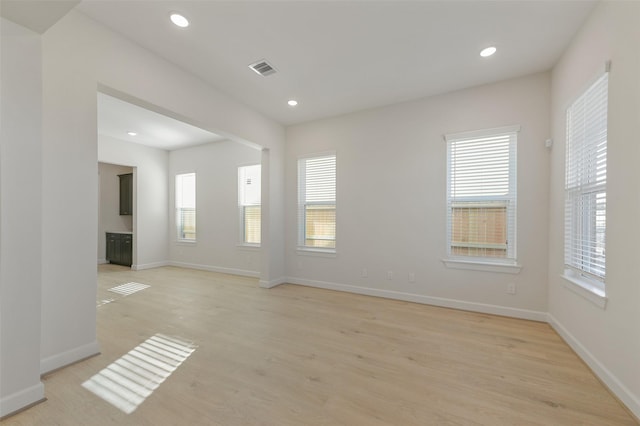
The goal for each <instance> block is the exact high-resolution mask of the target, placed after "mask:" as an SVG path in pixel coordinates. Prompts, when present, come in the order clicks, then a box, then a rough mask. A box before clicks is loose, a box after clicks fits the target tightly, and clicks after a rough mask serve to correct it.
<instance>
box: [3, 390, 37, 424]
mask: <svg viewBox="0 0 640 426" xmlns="http://www.w3.org/2000/svg"><path fill="white" fill-rule="evenodd" d="M43 400H44V385H43V384H42V382H38V383H37V384H35V385H33V386H30V387H28V388H26V389H23V390H21V391H18V392H14V393H12V394H11V395H7V396H5V397H3V398H0V418H2V417H5V416H8V415H10V414H12V413H15V412H16V411H19V410H21V409H23V408H26V407H28V406H30V405H33V404H35V403H37V402H40V401H43Z"/></svg>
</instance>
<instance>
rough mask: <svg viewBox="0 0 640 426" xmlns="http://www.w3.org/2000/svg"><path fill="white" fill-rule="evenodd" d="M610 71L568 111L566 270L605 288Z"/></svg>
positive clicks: (602, 288)
mask: <svg viewBox="0 0 640 426" xmlns="http://www.w3.org/2000/svg"><path fill="white" fill-rule="evenodd" d="M608 85H609V77H608V73H605V74H604V75H603V76H602V77H600V78H599V79H598V80H597V81H596V82H595V83H594V84H593V85H592V86H591V87H589V88H588V89H587V90H586V92H584V93H583V94H582V95H581V96H580V97H579V98H578V99H576V101H575V102H574V103H573V104H571V106H570V107H569V108H568V109H567V117H566V118H567V129H566V131H567V143H566V163H565V169H566V170H565V171H566V180H565V231H564V234H565V235H564V238H565V240H564V244H565V250H564V257H565V266H566V267H567V268H569V269H571V270H573V271H574V272H576V273H578V274H580V275H581V276H582V277H586V278H587V279H592V280H595V282H596V283H598V284H599V287H600V289H601V290H604V279H605V240H606V238H605V236H606V209H607V99H608Z"/></svg>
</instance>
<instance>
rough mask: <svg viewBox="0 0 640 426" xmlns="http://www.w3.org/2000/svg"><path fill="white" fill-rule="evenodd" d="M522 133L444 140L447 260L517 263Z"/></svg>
mask: <svg viewBox="0 0 640 426" xmlns="http://www.w3.org/2000/svg"><path fill="white" fill-rule="evenodd" d="M518 130H519V127H518V126H515V127H508V128H500V129H492V130H486V131H478V132H467V133H459V134H455V135H447V136H446V141H447V158H448V161H447V242H448V243H447V246H448V254H449V256H451V257H463V258H475V259H484V260H492V259H493V260H494V261H499V260H508V261H513V262H515V260H516V144H517V137H518Z"/></svg>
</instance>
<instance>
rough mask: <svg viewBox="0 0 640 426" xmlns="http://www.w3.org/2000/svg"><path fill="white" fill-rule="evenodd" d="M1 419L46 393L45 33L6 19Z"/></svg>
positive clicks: (0, 200) (2, 47)
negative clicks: (43, 303)
mask: <svg viewBox="0 0 640 426" xmlns="http://www.w3.org/2000/svg"><path fill="white" fill-rule="evenodd" d="M0 19H1V21H0V29H1V31H2V33H1V34H2V35H1V41H0V43H1V44H0V52H1V57H0V64H1V67H2V68H1V70H0V75H1V79H2V80H1V82H0V90H1V92H2V95H1V99H2V102H1V121H2V125H1V126H0V417H2V416H5V415H7V414H9V413H11V412H13V411H15V410H17V409H19V408H22V407H23V406H25V405H28V404H31V403H34V402H36V401H38V400H40V399H42V398H44V387H43V385H42V383H41V382H40V374H39V373H40V303H41V296H40V282H41V279H42V268H41V253H40V250H39V248H40V245H41V243H42V226H41V220H42V217H41V214H42V212H41V207H42V201H41V197H42V171H41V169H40V161H41V159H42V125H41V119H42V106H41V105H42V82H41V79H42V71H41V59H40V55H41V42H40V36H39V35H38V34H36V33H33V32H31V31H30V30H28V29H26V28H23V27H21V26H19V25H15V24H13V23H12V22H9V21H7V20H5V19H4V18H0Z"/></svg>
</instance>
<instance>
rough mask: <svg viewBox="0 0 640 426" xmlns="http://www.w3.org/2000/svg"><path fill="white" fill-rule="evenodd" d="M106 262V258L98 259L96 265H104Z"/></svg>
mask: <svg viewBox="0 0 640 426" xmlns="http://www.w3.org/2000/svg"><path fill="white" fill-rule="evenodd" d="M105 263H107V259H98V265H104V264H105Z"/></svg>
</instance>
